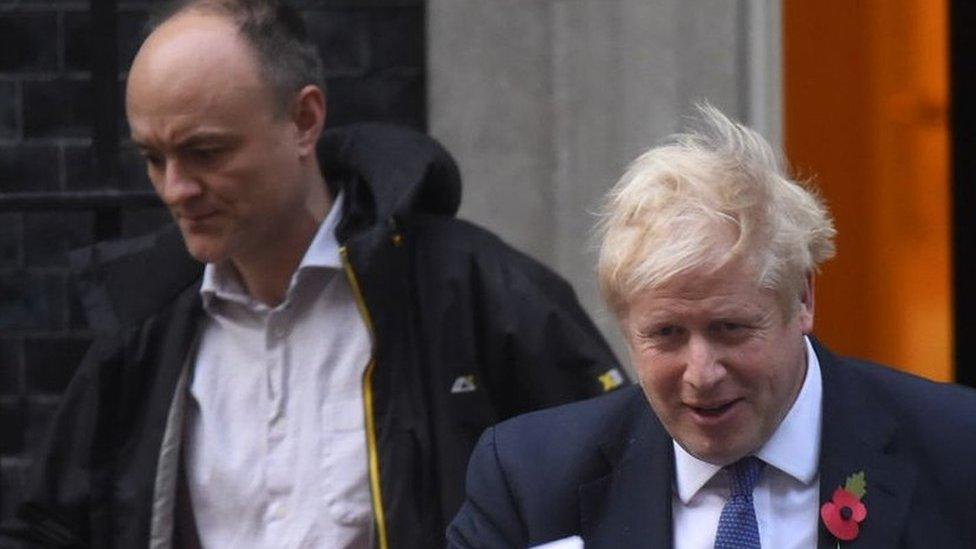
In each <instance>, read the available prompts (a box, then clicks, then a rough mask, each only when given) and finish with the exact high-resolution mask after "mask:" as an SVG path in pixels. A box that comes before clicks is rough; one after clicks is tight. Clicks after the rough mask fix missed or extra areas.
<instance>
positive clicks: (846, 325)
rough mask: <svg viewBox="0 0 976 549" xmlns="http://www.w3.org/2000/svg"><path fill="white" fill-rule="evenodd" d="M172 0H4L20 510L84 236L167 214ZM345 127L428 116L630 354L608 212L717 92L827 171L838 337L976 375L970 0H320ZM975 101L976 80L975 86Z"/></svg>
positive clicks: (134, 229)
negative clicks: (598, 253) (159, 139)
mask: <svg viewBox="0 0 976 549" xmlns="http://www.w3.org/2000/svg"><path fill="white" fill-rule="evenodd" d="M152 4H153V2H148V1H123V0H91V1H85V0H31V1H26V0H0V490H2V491H0V518H2V517H6V516H7V515H8V514H9V513H10V512H11V511H12V508H11V507H12V502H13V499H14V495H15V494H16V492H17V491H18V490H19V486H20V483H21V478H22V471H23V469H24V468H25V467H26V465H27V464H28V463H29V462H30V456H31V453H32V451H33V450H34V448H36V446H37V443H38V441H39V439H40V437H41V436H42V434H43V431H44V427H45V426H46V424H47V421H48V418H50V416H51V414H52V413H53V410H54V409H55V407H56V406H57V402H58V399H59V397H60V394H61V393H62V392H63V390H64V387H65V385H66V384H67V382H68V380H69V379H70V377H71V375H72V374H73V372H74V368H75V366H76V365H77V363H78V361H79V360H80V358H81V356H82V354H83V353H84V351H85V349H86V347H87V345H88V343H89V342H90V340H91V336H92V334H91V333H90V331H89V330H88V327H87V325H86V322H85V319H84V315H83V313H82V312H81V310H80V306H79V304H78V301H77V297H76V295H75V290H74V288H73V286H72V285H71V283H70V280H69V274H68V267H67V261H66V258H65V253H66V252H67V251H68V250H70V249H73V248H76V247H79V246H84V245H87V244H90V243H92V242H94V241H97V240H105V239H112V238H119V237H127V236H135V235H139V234H143V233H145V232H148V231H151V230H154V229H155V228H157V227H159V226H160V225H161V224H163V223H167V222H168V217H167V214H166V212H165V211H164V210H163V209H162V208H161V207H160V205H159V203H158V201H157V200H156V199H155V197H154V196H153V194H152V193H151V190H150V187H149V184H148V181H147V180H146V178H145V175H144V173H143V168H142V166H141V165H140V161H139V159H138V157H137V155H136V154H135V152H134V151H133V150H132V148H131V146H130V145H129V144H128V142H127V139H126V137H127V135H128V130H127V128H126V126H125V121H124V113H123V107H122V94H123V90H124V78H125V72H126V69H127V68H128V65H129V63H130V61H131V59H132V56H133V55H134V54H135V51H136V48H137V47H138V44H139V42H140V32H141V28H142V26H143V24H144V22H145V19H146V14H147V12H148V10H149V9H150V8H151V6H152ZM295 4H296V5H297V6H299V7H300V8H301V9H302V11H303V13H304V15H305V17H306V21H307V22H308V25H309V28H310V31H311V33H312V35H313V36H314V38H315V41H316V42H317V44H318V45H319V47H320V49H321V51H322V54H323V57H324V60H325V64H326V69H327V76H328V90H327V95H328V101H329V117H330V118H329V120H328V125H333V126H334V125H339V124H344V123H348V122H353V121H358V120H379V121H387V122H393V123H399V124H405V125H409V126H412V127H415V128H418V129H421V130H426V131H429V132H430V133H431V134H432V135H434V136H435V137H437V138H438V139H439V140H441V141H442V142H443V143H444V145H445V146H446V147H447V148H448V150H450V151H451V152H452V153H454V154H455V156H456V158H457V160H458V162H459V165H460V167H461V171H462V174H463V176H464V199H463V205H462V210H461V216H462V217H465V218H468V219H471V220H473V221H475V222H477V223H479V224H482V225H484V226H487V227H489V228H491V229H492V230H494V231H495V232H497V233H498V234H500V235H501V236H503V238H505V239H506V240H508V241H509V242H510V243H512V244H514V245H515V246H517V247H518V248H520V249H522V250H524V251H525V252H527V253H529V254H531V255H533V256H535V257H537V258H539V259H540V260H542V261H543V262H545V263H547V264H548V265H550V266H551V267H552V268H553V269H555V270H556V271H558V272H560V273H561V274H562V275H564V276H565V277H567V278H568V279H569V280H570V281H571V282H572V283H573V285H574V287H575V288H576V290H577V292H578V294H579V296H580V299H581V301H582V302H583V303H584V305H585V306H586V308H587V309H588V310H589V311H590V314H591V315H592V316H593V317H594V319H596V320H597V323H598V324H599V325H600V327H601V328H602V329H603V330H604V332H605V333H606V334H607V336H608V339H610V340H611V341H612V343H613V345H614V348H615V350H616V351H617V352H618V356H619V357H620V358H621V359H623V360H626V355H625V353H624V352H623V346H622V345H621V341H620V338H619V336H618V335H617V333H616V327H615V326H614V323H613V320H612V319H611V318H610V316H609V314H608V313H607V312H606V311H605V309H604V308H603V307H602V305H601V303H600V300H599V297H598V294H597V291H596V285H595V282H594V278H593V265H594V262H595V244H594V241H593V238H592V234H591V228H592V225H593V222H594V215H593V212H594V211H595V210H596V209H597V207H598V204H599V200H600V198H601V196H602V195H603V194H604V193H605V192H606V190H607V189H608V188H609V187H610V186H611V185H612V184H613V183H614V182H615V181H616V179H617V178H618V177H619V176H620V174H621V173H622V171H623V170H624V169H625V168H626V166H627V164H628V163H629V162H630V161H631V160H632V159H633V158H634V157H636V156H637V155H638V154H639V153H640V152H642V151H643V150H645V149H647V148H648V147H650V146H652V145H654V144H656V143H658V142H659V141H660V140H661V139H663V138H664V137H665V136H667V135H668V134H670V133H672V132H674V131H677V130H679V129H681V128H682V126H683V125H684V121H685V120H684V117H685V116H686V115H688V114H691V112H692V105H693V104H694V103H695V102H697V101H702V100H707V101H709V102H711V103H712V104H714V105H715V106H717V107H719V108H720V109H722V110H723V111H724V112H726V113H727V114H729V115H730V116H732V117H734V118H737V119H739V120H741V121H743V122H745V123H747V124H748V125H750V126H752V127H754V128H756V129H758V130H759V131H760V132H762V133H763V134H764V135H765V136H766V137H767V138H768V139H769V140H770V141H771V142H773V143H774V144H776V145H777V146H779V147H781V148H783V149H784V151H785V153H786V156H787V158H788V160H789V162H790V164H791V165H792V167H793V169H794V173H795V174H796V175H797V176H798V177H799V178H801V179H804V180H807V181H810V182H811V183H813V184H814V185H816V186H817V187H818V188H819V189H821V191H822V194H823V196H824V197H825V199H826V201H827V202H828V204H829V206H830V208H831V210H832V212H833V214H834V216H835V218H836V223H837V228H838V231H839V235H838V240H837V243H838V256H837V258H836V259H834V260H833V261H831V262H829V263H828V264H827V265H826V266H825V268H824V269H823V272H822V273H821V276H820V277H819V278H818V280H817V316H816V334H817V336H818V337H820V338H821V339H822V340H823V341H824V342H825V343H826V344H827V345H829V346H830V347H831V348H832V349H833V350H835V351H837V352H840V353H843V354H852V355H857V356H860V357H863V358H868V359H872V360H876V361H880V362H885V363H888V364H891V365H894V366H896V367H899V368H901V369H904V370H906V371H910V372H914V373H917V374H919V375H923V376H926V377H929V378H932V379H936V380H943V381H946V380H957V381H959V382H963V383H967V384H969V385H976V359H974V357H973V356H972V355H973V354H974V347H973V343H972V341H973V340H974V318H973V314H974V312H976V307H974V306H973V303H974V295H973V288H974V284H973V283H972V282H971V281H972V280H974V278H973V277H974V276H976V272H973V270H972V268H971V267H969V265H968V262H967V261H965V257H966V252H967V251H968V250H970V249H971V246H972V245H973V244H974V243H973V242H972V241H973V239H974V236H976V226H974V222H973V216H972V215H971V213H970V212H969V210H970V206H969V205H972V204H976V196H974V194H976V193H974V190H973V189H972V184H971V182H972V181H973V177H974V175H976V163H974V160H973V159H972V157H973V155H972V154H971V153H970V151H971V147H973V146H976V143H974V142H973V141H974V137H973V132H974V130H973V128H976V112H974V109H973V107H972V106H970V105H969V104H967V103H966V102H965V101H963V100H962V99H964V98H967V97H974V96H976V95H974V93H976V89H974V88H976V82H974V78H973V76H972V73H973V70H972V68H971V59H972V58H973V55H974V53H976V43H974V40H976V38H973V37H971V35H973V33H972V32H971V29H972V28H974V25H976V3H972V2H968V1H967V0H862V1H858V2H851V1H849V0H821V1H818V2H807V1H802V0H783V1H773V0H427V1H423V0H299V1H297V2H295ZM970 103H971V102H970Z"/></svg>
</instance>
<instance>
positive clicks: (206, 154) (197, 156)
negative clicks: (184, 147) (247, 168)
mask: <svg viewBox="0 0 976 549" xmlns="http://www.w3.org/2000/svg"><path fill="white" fill-rule="evenodd" d="M221 152H223V149H220V148H218V147H201V148H197V149H191V150H190V156H191V157H192V158H193V159H194V160H196V161H198V162H212V161H213V160H216V159H217V157H219V156H220V153H221Z"/></svg>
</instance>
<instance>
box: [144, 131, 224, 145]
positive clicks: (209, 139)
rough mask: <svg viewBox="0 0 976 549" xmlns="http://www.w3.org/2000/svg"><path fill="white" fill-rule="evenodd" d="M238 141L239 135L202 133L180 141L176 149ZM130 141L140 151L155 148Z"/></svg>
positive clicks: (217, 132) (148, 142)
mask: <svg viewBox="0 0 976 549" xmlns="http://www.w3.org/2000/svg"><path fill="white" fill-rule="evenodd" d="M238 139H239V137H238V136H237V135H234V134H232V133H229V132H222V131H201V132H197V133H194V134H192V135H190V136H188V137H186V138H184V139H182V140H180V141H177V142H176V144H175V145H174V147H175V148H177V149H180V148H186V147H194V146H197V145H200V144H205V143H213V142H218V143H232V142H235V141H237V140H238ZM129 140H130V141H132V144H133V145H135V146H136V147H138V148H140V149H153V148H155V147H154V146H153V145H152V144H151V142H150V141H143V140H142V139H139V138H137V137H133V136H130V137H129Z"/></svg>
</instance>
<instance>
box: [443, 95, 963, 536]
mask: <svg viewBox="0 0 976 549" xmlns="http://www.w3.org/2000/svg"><path fill="white" fill-rule="evenodd" d="M699 110H700V114H701V117H700V118H701V120H700V122H701V124H700V128H699V129H697V130H694V131H691V132H689V133H685V134H681V135H677V136H675V137H674V138H672V139H671V140H670V141H669V142H668V143H666V144H664V145H662V146H660V147H656V148H654V149H651V150H650V151H648V152H647V153H645V154H644V155H642V156H641V157H639V158H638V159H637V160H636V161H635V162H634V163H633V165H632V166H631V167H630V169H629V170H628V171H627V173H626V174H624V176H623V177H622V178H621V180H620V181H619V182H618V183H617V185H616V186H615V187H614V188H613V190H612V191H611V192H610V194H609V197H608V199H607V201H606V206H605V209H604V212H603V217H602V221H601V224H600V230H601V236H602V248H601V253H600V259H599V267H598V270H599V277H600V282H601V285H602V289H603V293H604V296H605V298H606V301H607V303H608V305H609V307H610V309H611V310H612V311H613V312H614V314H615V315H616V317H617V319H618V321H619V326H620V328H621V330H622V332H623V334H624V337H625V338H626V341H627V343H628V347H629V351H630V359H631V362H632V364H633V366H634V368H635V369H636V371H637V374H638V378H639V380H640V386H641V387H640V388H641V389H643V391H641V390H639V389H638V388H636V387H635V388H632V389H628V390H626V391H622V392H619V393H617V394H615V395H608V396H606V397H601V398H597V399H593V400H590V401H586V402H583V403H578V404H571V405H567V406H562V407H559V408H555V409H551V410H547V411H542V412H537V413H532V414H528V415H525V416H522V417H519V418H516V419H514V420H510V421H507V422H504V423H502V424H500V425H498V426H496V427H494V428H491V429H489V430H488V431H487V432H486V433H485V434H484V435H483V436H482V438H481V441H480V442H479V445H478V447H477V448H476V449H475V452H474V454H473V455H472V458H471V463H470V465H469V469H468V478H467V488H466V491H467V497H466V501H465V503H464V505H462V508H461V511H460V512H459V514H458V515H457V517H455V519H454V521H453V522H452V524H451V526H450V527H449V528H448V542H449V545H450V546H452V547H524V546H526V545H534V544H540V543H544V542H549V541H552V540H560V539H562V538H567V537H571V536H580V537H581V538H582V540H583V542H585V544H586V547H587V548H588V549H590V548H598V547H607V548H617V547H628V548H631V547H634V548H636V547H675V548H678V549H684V548H706V547H709V548H711V547H715V548H732V547H735V548H757V547H767V548H777V549H780V548H809V547H818V546H819V547H835V546H840V545H842V546H847V545H848V544H850V546H852V547H940V548H956V547H958V548H963V547H976V465H974V463H976V438H974V436H973V434H974V433H976V392H974V391H973V390H971V389H968V388H963V387H960V386H955V385H945V384H937V383H933V382H930V381H926V380H923V379H920V378H916V377H913V376H910V375H907V374H904V373H900V372H896V371H894V370H891V369H889V368H886V367H883V366H879V365H875V364H871V363H867V362H863V361H859V360H854V359H848V358H842V357H838V356H835V355H833V354H831V353H830V351H828V350H827V349H826V348H825V347H824V346H823V345H821V344H820V343H819V342H818V341H816V340H815V339H814V338H813V337H812V335H811V334H812V331H813V319H814V274H815V273H816V271H817V269H818V267H819V265H820V264H821V263H822V262H824V261H825V260H827V259H829V258H830V257H831V256H832V255H833V253H834V246H833V237H834V232H835V231H834V228H833V226H832V222H831V220H830V217H829V214H828V212H827V209H826V207H825V206H824V204H823V202H822V201H821V200H820V199H819V198H818V197H817V195H816V194H814V193H813V192H811V191H810V190H808V189H806V188H804V186H802V185H800V184H798V183H797V182H795V181H791V180H790V179H789V178H788V177H787V176H786V175H785V174H784V170H783V168H782V167H781V163H780V161H779V160H778V159H777V156H776V155H775V154H774V153H773V151H772V149H771V147H770V146H769V145H768V144H767V143H766V142H765V141H764V140H763V139H762V137H761V136H759V135H758V134H757V133H755V132H754V131H752V130H750V129H748V128H746V127H744V126H742V125H740V124H736V123H734V122H732V121H730V120H729V119H728V118H726V117H725V116H724V115H722V114H721V113H720V112H718V111H717V110H715V109H714V108H711V107H708V106H704V107H701V108H700V109H699ZM567 546H570V545H567Z"/></svg>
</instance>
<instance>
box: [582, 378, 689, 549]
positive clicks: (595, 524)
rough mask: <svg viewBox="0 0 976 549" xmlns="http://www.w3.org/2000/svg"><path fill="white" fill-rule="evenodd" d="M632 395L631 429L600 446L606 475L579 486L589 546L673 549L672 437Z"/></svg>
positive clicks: (640, 399) (643, 402)
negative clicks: (607, 471) (607, 469)
mask: <svg viewBox="0 0 976 549" xmlns="http://www.w3.org/2000/svg"><path fill="white" fill-rule="evenodd" d="M635 395H637V396H636V398H635V402H634V403H633V405H632V406H631V407H630V418H629V420H630V421H629V422H628V423H629V428H627V429H625V431H624V432H623V434H622V435H620V434H619V431H618V436H616V437H614V438H613V439H610V440H608V441H607V442H606V443H604V444H602V445H601V446H600V450H601V452H602V453H603V457H604V459H605V460H606V461H607V463H608V465H609V468H610V472H609V474H607V475H605V476H603V477H600V478H598V479H596V480H594V481H592V482H588V483H585V484H582V485H580V487H579V498H580V525H581V528H582V533H583V539H584V540H585V542H586V546H587V547H594V548H599V547H648V548H670V547H671V490H672V489H671V476H672V469H673V459H674V458H673V454H674V453H673V451H672V448H671V438H670V437H669V436H668V435H667V433H666V432H665V431H664V428H663V427H662V426H661V424H660V423H659V422H658V421H657V419H656V418H655V416H654V413H653V412H652V411H651V409H650V407H649V406H648V404H647V402H646V400H645V399H644V395H643V393H642V392H640V391H635Z"/></svg>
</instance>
